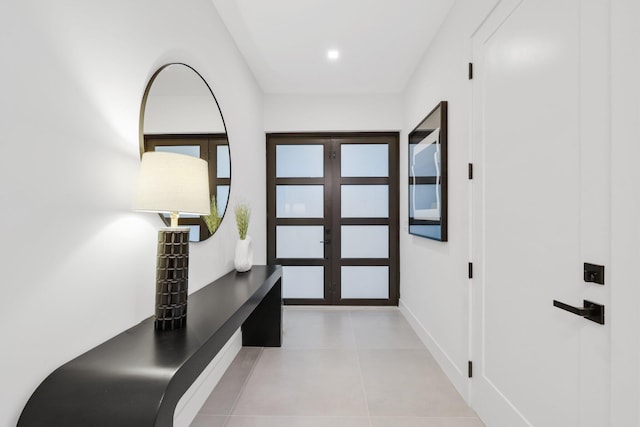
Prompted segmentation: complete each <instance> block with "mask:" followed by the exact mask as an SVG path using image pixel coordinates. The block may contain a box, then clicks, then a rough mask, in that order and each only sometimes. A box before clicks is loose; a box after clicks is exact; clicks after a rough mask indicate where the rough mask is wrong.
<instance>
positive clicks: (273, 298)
mask: <svg viewBox="0 0 640 427" xmlns="http://www.w3.org/2000/svg"><path fill="white" fill-rule="evenodd" d="M242 345H243V346H250V347H280V346H281V345H282V280H281V279H278V282H277V283H276V284H275V285H274V286H273V288H271V290H270V291H269V293H267V295H266V296H265V297H264V298H263V299H262V302H260V304H258V306H257V307H256V309H255V310H254V311H253V313H251V315H250V316H249V318H248V319H247V320H246V321H245V322H244V323H243V324H242Z"/></svg>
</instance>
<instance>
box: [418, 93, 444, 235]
mask: <svg viewBox="0 0 640 427" xmlns="http://www.w3.org/2000/svg"><path fill="white" fill-rule="evenodd" d="M409 233H410V234H414V235H416V236H422V237H427V238H429V239H433V240H440V241H443V242H446V241H447V101H442V102H440V103H439V104H438V105H437V106H436V107H435V108H434V109H433V110H432V111H431V112H430V113H429V115H427V117H426V118H425V119H424V120H423V121H422V122H420V124H419V125H418V126H416V128H415V129H414V130H413V131H412V132H411V133H410V134H409Z"/></svg>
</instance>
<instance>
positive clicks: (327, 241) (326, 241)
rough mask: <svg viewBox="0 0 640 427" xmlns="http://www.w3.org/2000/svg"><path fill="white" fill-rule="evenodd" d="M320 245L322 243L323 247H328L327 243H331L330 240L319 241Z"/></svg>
mask: <svg viewBox="0 0 640 427" xmlns="http://www.w3.org/2000/svg"><path fill="white" fill-rule="evenodd" d="M320 243H324V244H325V245H328V244H329V243H331V239H327V240H320Z"/></svg>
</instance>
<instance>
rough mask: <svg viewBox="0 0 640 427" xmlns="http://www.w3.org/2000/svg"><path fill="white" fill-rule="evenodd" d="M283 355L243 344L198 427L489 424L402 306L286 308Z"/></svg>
mask: <svg viewBox="0 0 640 427" xmlns="http://www.w3.org/2000/svg"><path fill="white" fill-rule="evenodd" d="M283 317H284V324H283V331H284V332H283V346H282V348H257V347H244V348H243V349H242V350H240V353H239V354H238V356H237V357H236V359H235V360H234V361H233V363H232V364H231V366H230V367H229V369H228V370H227V372H226V373H225V375H224V376H223V377H222V379H221V381H220V383H219V384H218V386H217V387H216V389H215V390H214V391H213V392H212V393H211V396H210V397H209V399H208V400H207V402H206V403H205V404H204V406H203V407H202V409H201V410H200V413H199V414H198V416H197V417H196V419H195V420H194V422H193V424H192V426H193V427H203V426H211V427H323V426H330V427H483V426H484V424H482V422H481V421H480V420H479V419H478V417H477V415H476V414H475V412H474V411H473V410H472V409H471V408H469V407H468V406H467V405H466V403H465V402H464V401H463V400H462V398H461V397H460V395H459V394H458V393H457V392H456V390H455V389H454V387H453V386H452V385H451V383H450V382H449V381H448V380H447V378H446V377H445V375H444V374H443V373H442V371H441V370H440V368H439V367H438V365H437V364H436V362H435V361H434V359H433V357H432V356H431V354H430V353H429V352H428V351H427V350H426V349H425V347H424V345H423V344H422V342H421V341H420V339H419V338H418V337H417V335H416V334H415V333H414V332H413V330H412V329H411V327H410V326H409V324H408V323H407V321H406V320H405V319H404V317H403V316H402V314H401V313H400V312H399V311H398V310H397V309H396V308H389V309H386V308H375V309H359V308H356V309H316V308H293V307H287V308H285V310H284V314H283Z"/></svg>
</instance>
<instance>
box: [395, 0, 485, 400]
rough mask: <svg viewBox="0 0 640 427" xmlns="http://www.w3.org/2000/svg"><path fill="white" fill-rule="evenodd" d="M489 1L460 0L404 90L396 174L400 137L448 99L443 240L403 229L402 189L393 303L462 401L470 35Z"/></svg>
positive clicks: (403, 160) (403, 172)
mask: <svg viewBox="0 0 640 427" xmlns="http://www.w3.org/2000/svg"><path fill="white" fill-rule="evenodd" d="M495 2H496V1H495V0H459V1H458V2H456V4H455V5H454V6H453V8H452V10H451V11H450V12H449V16H448V17H447V19H446V20H445V22H444V23H443V25H442V27H441V28H440V31H439V33H438V35H437V37H436V38H435V40H434V42H433V43H432V45H431V46H430V48H429V50H428V51H427V52H426V54H425V56H424V58H423V59H422V61H421V63H420V64H419V65H418V67H417V69H416V71H415V73H414V75H413V76H412V78H411V80H410V81H409V84H408V85H407V87H406V89H405V91H404V97H403V108H404V110H403V119H404V121H403V126H402V133H401V137H400V141H401V147H400V176H401V177H403V176H407V161H408V160H407V145H406V144H407V136H408V134H409V132H411V131H412V130H413V128H415V126H416V125H417V124H418V123H420V121H421V120H422V119H423V118H424V117H425V116H426V115H427V114H428V113H429V112H430V111H431V110H432V109H433V107H435V106H436V104H437V103H438V102H440V101H448V103H449V104H448V118H449V121H448V131H449V133H448V156H449V157H448V168H449V172H448V179H449V188H448V196H449V201H448V203H449V205H448V210H449V213H448V233H449V241H448V242H447V243H443V242H438V241H433V240H428V239H425V238H421V237H417V236H412V235H409V234H407V233H406V229H407V225H408V224H407V190H406V188H402V187H401V193H400V218H401V221H402V222H401V224H402V230H401V233H400V254H401V256H400V280H401V282H400V307H401V309H402V310H403V312H404V313H405V315H407V316H408V318H409V320H410V321H412V323H413V325H414V327H416V328H417V329H418V331H419V332H421V337H422V338H423V341H425V343H426V344H427V346H428V348H429V350H431V352H432V353H433V354H434V356H435V357H436V359H437V360H438V362H439V363H440V365H441V367H442V368H443V369H444V371H445V372H446V373H447V375H448V376H449V378H450V379H451V380H452V382H453V383H454V385H455V386H456V388H457V389H458V391H459V392H460V393H461V394H462V395H463V397H465V398H467V399H468V381H467V362H468V360H470V359H469V291H470V290H469V280H468V273H467V263H468V262H469V261H470V250H469V244H470V242H469V233H470V228H469V210H470V203H469V198H470V191H469V181H468V178H467V176H468V174H467V164H468V163H469V162H470V125H471V120H470V118H471V83H470V81H469V80H468V75H467V70H468V65H467V64H468V63H469V62H471V39H470V37H471V34H472V33H473V31H474V30H475V29H476V28H477V27H478V25H479V24H480V22H481V21H482V19H483V18H484V17H485V16H486V15H487V14H488V12H489V10H490V9H491V7H492V6H493V5H494V4H495Z"/></svg>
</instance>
